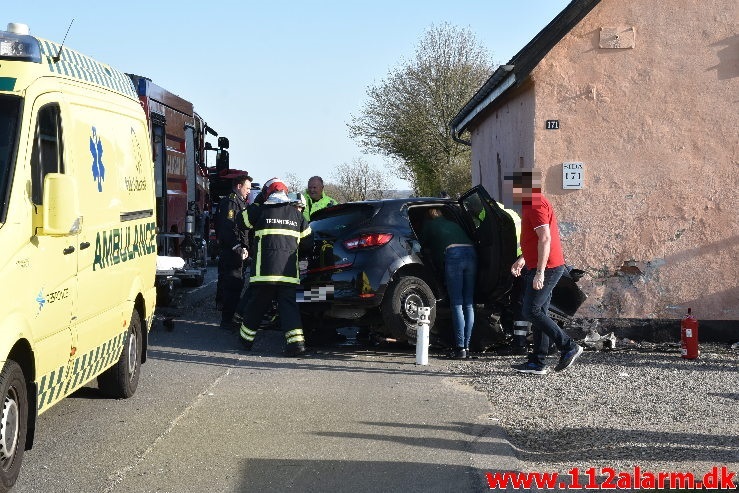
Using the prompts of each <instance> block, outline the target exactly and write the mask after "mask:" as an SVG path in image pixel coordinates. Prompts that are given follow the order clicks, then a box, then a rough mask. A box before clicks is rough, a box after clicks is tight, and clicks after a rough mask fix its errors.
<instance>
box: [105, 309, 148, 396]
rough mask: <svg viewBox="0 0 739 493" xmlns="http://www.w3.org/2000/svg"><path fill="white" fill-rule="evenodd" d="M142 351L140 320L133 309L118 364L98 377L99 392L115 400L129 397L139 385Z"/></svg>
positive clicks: (137, 313)
mask: <svg viewBox="0 0 739 493" xmlns="http://www.w3.org/2000/svg"><path fill="white" fill-rule="evenodd" d="M142 351H143V347H142V337H141V318H140V317H139V312H138V311H136V310H135V309H134V311H133V313H131V322H130V323H129V325H128V332H126V335H125V337H124V339H123V351H122V352H121V356H120V358H118V362H117V363H116V364H115V365H113V366H112V367H110V368H108V369H107V370H105V371H104V372H103V373H102V374H100V376H99V377H98V388H99V389H100V391H102V392H103V393H104V394H106V395H108V396H110V397H114V398H116V399H127V398H129V397H131V396H132V395H133V394H134V392H136V387H138V384H139V374H140V373H141V352H142Z"/></svg>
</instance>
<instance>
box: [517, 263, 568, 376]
mask: <svg viewBox="0 0 739 493" xmlns="http://www.w3.org/2000/svg"><path fill="white" fill-rule="evenodd" d="M564 269H565V267H564V265H562V266H559V267H554V268H553V269H545V270H544V287H543V288H542V289H539V290H536V289H534V287H533V283H534V275H535V274H536V269H527V270H526V272H524V278H523V283H524V284H523V308H522V311H523V316H524V318H525V319H526V320H528V321H529V322H531V328H532V331H533V333H534V351H533V352H532V353H531V354H530V355H529V361H531V362H533V363H536V364H537V365H542V366H543V365H544V364H545V363H544V360H545V358H546V357H547V354H549V344H550V341H551V342H553V343H554V344H555V345H556V346H557V349H559V350H560V352H566V351H569V350H570V349H572V348H573V347H574V346H575V343H574V341H573V340H572V339H571V338H570V336H568V335H567V333H566V332H565V331H564V330H562V329H561V328H560V327H559V325H557V323H556V322H555V321H554V320H552V319H551V318H549V315H548V314H547V310H549V302H550V301H552V291H553V290H554V286H556V285H557V282H558V281H559V278H560V277H562V273H563V272H564Z"/></svg>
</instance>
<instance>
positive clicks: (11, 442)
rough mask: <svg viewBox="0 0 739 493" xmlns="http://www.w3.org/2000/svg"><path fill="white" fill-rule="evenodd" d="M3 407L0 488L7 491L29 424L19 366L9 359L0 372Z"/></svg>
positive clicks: (0, 426) (0, 428)
mask: <svg viewBox="0 0 739 493" xmlns="http://www.w3.org/2000/svg"><path fill="white" fill-rule="evenodd" d="M0 392H2V395H3V409H2V416H1V417H0V420H2V421H0V491H8V490H9V489H10V488H11V487H12V486H13V484H15V480H16V479H18V473H19V472H20V469H21V462H23V452H24V450H25V449H26V431H27V424H28V392H27V389H26V379H25V377H24V375H23V370H21V367H20V366H19V365H18V363H16V362H15V361H13V360H8V361H6V362H5V366H3V370H2V372H0Z"/></svg>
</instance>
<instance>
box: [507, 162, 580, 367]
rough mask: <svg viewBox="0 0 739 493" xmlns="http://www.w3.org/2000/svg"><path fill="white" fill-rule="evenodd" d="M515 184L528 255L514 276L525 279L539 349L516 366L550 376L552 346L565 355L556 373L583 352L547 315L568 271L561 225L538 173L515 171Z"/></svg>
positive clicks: (526, 314)
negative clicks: (561, 236) (543, 190)
mask: <svg viewBox="0 0 739 493" xmlns="http://www.w3.org/2000/svg"><path fill="white" fill-rule="evenodd" d="M505 178H506V180H511V181H512V182H513V190H512V191H513V201H514V202H515V203H517V204H521V250H522V252H523V254H522V255H521V256H520V257H518V259H517V260H516V261H515V262H514V263H513V265H512V266H511V273H512V274H513V275H514V276H516V277H518V276H520V275H521V274H523V275H524V282H523V290H524V294H523V303H522V304H523V308H522V312H523V316H524V318H525V319H526V320H528V321H529V322H531V325H532V331H533V334H534V350H533V352H532V353H530V354H529V356H528V361H526V362H525V363H522V364H519V365H513V367H512V368H513V369H514V370H516V371H518V372H521V373H533V374H536V375H544V374H546V373H547V368H546V364H545V359H546V357H547V354H548V352H549V343H550V341H551V342H554V344H555V345H556V346H557V349H559V351H560V355H561V356H560V359H559V362H558V363H557V366H555V367H554V370H555V371H562V370H564V369H566V368H569V367H570V365H572V363H574V362H575V360H576V359H577V358H579V357H580V355H581V354H582V347H580V346H579V345H577V344H576V343H575V341H573V340H572V338H570V336H568V335H567V333H566V332H565V331H563V330H562V329H561V328H560V327H559V325H557V323H556V322H555V321H554V320H552V319H551V318H550V317H549V315H548V314H547V310H548V309H549V302H550V301H551V300H552V290H553V289H554V286H556V285H557V282H558V281H559V278H560V277H562V273H563V272H564V269H565V260H564V255H563V254H562V245H561V244H560V241H559V227H558V226H557V218H556V216H555V215H554V209H553V208H552V204H550V203H549V201H548V200H547V199H546V197H544V195H542V193H541V177H540V174H539V172H536V171H515V172H513V174H512V175H510V176H506V177H505Z"/></svg>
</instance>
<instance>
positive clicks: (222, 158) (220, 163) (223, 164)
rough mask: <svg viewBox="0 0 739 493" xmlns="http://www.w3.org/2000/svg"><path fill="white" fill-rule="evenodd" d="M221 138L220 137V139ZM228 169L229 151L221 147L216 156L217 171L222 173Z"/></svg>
mask: <svg viewBox="0 0 739 493" xmlns="http://www.w3.org/2000/svg"><path fill="white" fill-rule="evenodd" d="M219 140H220V139H219ZM227 169H228V151H227V150H225V149H221V150H220V151H218V155H217V156H216V172H218V173H220V172H221V171H223V170H227Z"/></svg>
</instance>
